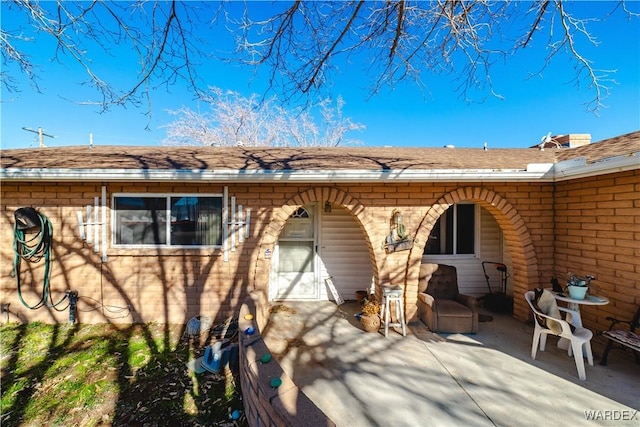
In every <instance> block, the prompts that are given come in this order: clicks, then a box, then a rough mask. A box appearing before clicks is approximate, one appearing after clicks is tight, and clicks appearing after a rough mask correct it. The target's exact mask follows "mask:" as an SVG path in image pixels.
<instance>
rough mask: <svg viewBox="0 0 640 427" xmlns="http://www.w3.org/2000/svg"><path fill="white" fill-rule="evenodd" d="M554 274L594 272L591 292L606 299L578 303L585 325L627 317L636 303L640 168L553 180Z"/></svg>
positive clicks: (599, 326) (598, 326) (639, 290)
mask: <svg viewBox="0 0 640 427" xmlns="http://www.w3.org/2000/svg"><path fill="white" fill-rule="evenodd" d="M555 218H556V221H555V270H554V273H555V276H556V277H558V278H559V279H560V280H561V281H564V280H565V279H566V275H567V273H569V272H572V273H575V274H578V275H581V276H584V275H587V274H591V275H594V276H596V280H595V281H594V282H593V284H594V291H595V292H597V293H599V294H602V295H604V296H606V297H607V298H609V300H610V301H611V303H610V304H608V305H606V306H598V307H587V306H585V307H583V308H582V317H583V320H584V322H585V323H586V324H587V325H588V326H590V327H591V328H593V329H595V330H597V331H602V330H605V329H607V328H608V326H609V322H608V321H607V320H606V319H605V318H606V317H607V316H614V317H618V318H623V319H631V318H632V317H633V314H634V313H635V311H636V310H637V306H638V304H640V281H639V278H640V171H638V170H635V171H629V172H621V173H617V174H611V175H604V176H600V177H593V178H583V179H576V180H571V181H565V182H560V183H558V184H556V191H555Z"/></svg>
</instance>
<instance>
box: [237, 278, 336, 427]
mask: <svg viewBox="0 0 640 427" xmlns="http://www.w3.org/2000/svg"><path fill="white" fill-rule="evenodd" d="M248 314H251V315H252V316H253V319H246V318H245V317H246V316H247V315H248ZM269 314H270V313H269V304H268V302H267V294H266V292H265V291H264V290H255V291H252V292H251V293H250V294H249V296H248V297H247V298H246V300H245V302H244V303H243V304H242V306H241V307H240V315H239V320H238V328H239V341H240V346H239V348H240V351H239V357H240V384H241V387H242V397H243V402H244V411H245V414H246V417H247V421H248V423H249V425H250V426H327V427H331V426H335V423H334V422H333V421H331V420H330V419H329V418H328V417H327V416H326V415H325V414H324V413H323V412H322V411H321V410H320V409H319V408H318V407H317V406H316V405H315V404H314V403H313V402H312V401H311V400H310V399H309V398H308V397H307V395H305V394H304V393H303V392H302V391H301V390H300V389H299V388H298V386H297V385H296V384H295V383H294V382H293V380H292V379H291V378H290V377H289V376H288V375H287V374H286V373H285V372H284V371H283V369H282V367H281V366H280V364H279V363H278V362H277V361H276V360H275V358H273V359H271V361H269V362H268V363H262V362H261V361H260V358H261V357H262V356H263V355H264V354H265V353H268V352H269V349H268V348H267V346H266V344H265V342H264V340H263V339H262V331H263V330H264V329H265V327H266V326H267V324H268V323H269ZM249 327H253V328H254V330H255V332H254V333H253V334H251V335H248V334H247V333H246V332H245V331H246V330H247V328H249ZM274 378H280V379H281V380H282V385H280V386H279V387H277V388H274V387H272V386H271V380H272V379H274Z"/></svg>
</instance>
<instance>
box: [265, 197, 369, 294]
mask: <svg viewBox="0 0 640 427" xmlns="http://www.w3.org/2000/svg"><path fill="white" fill-rule="evenodd" d="M364 211H365V208H364V207H363V205H362V204H361V203H359V202H358V201H357V200H356V199H355V198H353V197H351V196H350V195H348V194H347V193H345V192H344V191H342V190H338V189H335V188H329V187H318V188H313V189H309V190H306V191H304V192H302V193H299V194H297V195H296V196H294V197H292V198H291V199H290V200H288V201H287V202H286V203H285V204H284V205H283V206H282V207H279V208H276V209H274V213H273V219H272V220H271V222H270V223H269V224H268V225H267V227H266V229H265V232H264V233H263V235H262V238H261V241H260V242H259V245H258V251H257V259H256V260H255V263H254V264H253V266H254V275H253V277H254V286H255V288H261V289H264V290H266V291H268V295H269V297H270V299H304V300H315V299H318V300H326V299H333V296H332V295H331V292H330V291H329V289H328V286H329V285H328V283H327V282H326V279H327V278H328V277H331V278H332V282H333V285H334V286H335V287H336V288H337V290H338V291H339V292H342V293H345V295H343V298H344V299H353V298H354V295H355V290H357V289H363V288H368V287H370V286H371V285H372V283H373V284H374V285H375V283H377V277H378V273H377V268H376V263H375V260H374V259H373V258H372V253H373V250H372V248H371V238H370V235H369V233H368V232H367V230H366V229H365V228H364V227H363V225H362V224H363V221H362V219H363V217H364ZM337 248H339V250H340V251H341V252H342V253H337V252H336V251H337V250H338V249H337Z"/></svg>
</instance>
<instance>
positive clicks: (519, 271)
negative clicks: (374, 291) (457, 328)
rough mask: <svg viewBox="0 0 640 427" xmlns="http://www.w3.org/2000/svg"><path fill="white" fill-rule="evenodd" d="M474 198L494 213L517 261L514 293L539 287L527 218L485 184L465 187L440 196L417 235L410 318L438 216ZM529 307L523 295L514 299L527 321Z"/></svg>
mask: <svg viewBox="0 0 640 427" xmlns="http://www.w3.org/2000/svg"><path fill="white" fill-rule="evenodd" d="M464 201H472V202H474V203H477V204H479V205H480V206H482V207H483V208H485V209H486V210H487V211H488V212H490V213H491V214H492V215H493V217H494V218H495V220H496V222H497V223H498V225H499V226H500V229H501V230H502V232H503V235H504V242H505V245H506V247H507V248H508V251H509V253H510V256H511V259H512V260H513V264H512V266H513V268H512V270H513V271H512V280H513V292H514V295H522V294H523V293H524V292H525V291H526V290H528V289H530V288H532V287H535V286H539V276H538V261H537V257H536V253H535V249H534V246H533V242H532V239H531V236H530V234H529V231H528V229H527V227H526V225H525V222H524V220H523V219H522V217H521V216H520V214H519V213H518V212H517V210H516V209H515V207H514V206H513V205H511V203H509V202H508V201H507V200H506V199H504V198H503V197H502V196H500V195H499V194H497V193H496V192H494V191H492V190H489V189H487V188H482V187H463V188H458V189H456V190H453V191H451V192H449V193H447V194H445V195H443V196H442V197H440V199H438V200H437V201H436V202H435V203H434V204H433V205H432V206H431V208H429V210H428V211H427V213H426V215H425V216H424V218H423V219H422V221H421V223H420V225H419V226H418V229H417V230H416V234H415V242H414V246H413V248H412V249H411V251H410V253H409V255H408V259H407V270H406V282H405V306H406V311H407V313H406V314H407V318H409V319H411V318H414V317H415V316H416V314H417V306H416V302H417V295H418V277H419V272H420V264H421V261H422V254H423V251H424V248H425V245H426V243H427V241H428V239H429V235H430V234H431V232H432V230H433V227H434V226H435V224H436V222H437V220H438V218H440V216H441V215H443V214H444V213H445V212H446V211H447V209H449V207H450V206H452V205H454V204H456V203H460V202H464ZM527 313H528V309H527V308H526V307H525V303H524V300H522V298H514V316H515V317H517V318H520V319H521V320H525V319H526V317H527Z"/></svg>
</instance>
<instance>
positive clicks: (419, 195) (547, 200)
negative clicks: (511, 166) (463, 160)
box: [0, 172, 640, 326]
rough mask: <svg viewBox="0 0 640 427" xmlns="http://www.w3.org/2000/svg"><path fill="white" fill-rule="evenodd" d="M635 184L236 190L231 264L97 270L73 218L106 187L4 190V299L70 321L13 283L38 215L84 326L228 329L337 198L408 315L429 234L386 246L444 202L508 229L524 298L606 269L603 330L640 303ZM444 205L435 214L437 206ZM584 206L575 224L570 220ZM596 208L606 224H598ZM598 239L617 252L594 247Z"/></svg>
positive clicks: (425, 223) (186, 258)
mask: <svg viewBox="0 0 640 427" xmlns="http://www.w3.org/2000/svg"><path fill="white" fill-rule="evenodd" d="M638 186H639V184H638V172H635V173H634V172H627V173H624V174H617V176H615V177H613V176H609V177H606V178H594V179H584V180H577V181H576V182H567V183H559V184H555V194H554V184H552V183H478V184H472V183H420V184H419V183H412V184H409V183H399V184H392V183H380V184H370V183H366V184H339V185H307V184H287V183H285V184H278V183H276V184H273V183H265V184H246V183H242V184H238V185H234V184H229V195H230V196H235V197H236V203H237V204H238V205H243V206H244V208H245V209H246V208H251V230H250V231H251V233H250V237H249V238H248V239H246V240H245V241H244V243H242V244H239V245H238V248H237V250H236V252H231V253H230V260H229V262H223V260H222V253H221V251H220V250H213V251H203V250H182V249H175V250H170V249H165V250H160V251H158V250H154V249H144V250H124V249H114V248H111V247H109V250H108V261H107V262H106V263H101V262H100V257H99V255H98V254H96V253H94V251H93V248H92V246H91V245H89V244H87V243H86V242H81V241H80V239H79V236H78V227H77V220H76V211H78V210H84V209H85V206H86V205H88V204H89V205H93V198H94V197H96V196H100V193H101V185H100V184H86V185H81V184H77V183H72V184H70V183H60V184H56V183H35V184H29V183H19V184H17V183H9V184H4V183H3V185H2V189H1V192H2V193H1V196H2V211H1V218H0V221H1V225H2V229H1V233H2V237H3V239H4V242H5V244H3V245H2V248H1V253H0V256H1V258H0V261H1V265H0V291H1V292H2V295H1V297H0V299H1V302H2V303H5V302H10V303H11V312H12V316H13V319H14V320H15V318H17V317H19V318H20V319H22V320H25V321H26V320H29V321H32V320H41V321H47V322H55V321H57V322H64V321H66V316H67V313H66V312H62V313H58V312H56V311H55V310H50V309H42V310H38V311H30V310H27V309H25V308H24V307H22V306H21V305H20V303H19V302H18V301H17V297H16V289H15V279H13V278H11V277H10V274H11V268H12V259H13V250H12V247H11V244H10V242H12V241H13V222H14V220H13V212H14V211H15V209H17V208H18V207H22V206H33V207H35V208H37V209H38V210H40V211H41V212H42V213H44V214H46V215H47V216H48V217H49V218H50V219H51V220H52V222H53V224H54V239H55V243H54V262H53V268H52V276H51V285H52V286H51V288H52V291H53V295H54V298H55V296H59V295H61V294H62V293H63V292H64V291H66V290H67V289H71V290H78V291H79V293H80V301H79V304H78V310H79V313H78V318H79V320H80V321H82V322H87V323H93V322H105V321H107V322H149V321H157V322H186V321H188V320H189V318H191V317H192V316H194V315H197V314H203V315H208V316H212V317H215V318H216V319H217V320H223V319H225V318H227V317H229V316H232V315H237V311H238V309H239V306H240V303H241V301H242V300H243V299H244V298H245V297H246V295H247V294H248V292H250V291H252V290H254V289H265V290H266V289H267V288H268V280H269V262H268V261H266V260H264V251H265V249H267V248H272V247H273V244H274V243H275V242H276V241H277V238H278V233H279V231H280V228H279V227H281V226H282V224H284V221H286V219H287V217H288V215H289V214H290V213H291V212H292V211H293V209H295V207H296V206H297V205H299V204H304V203H309V202H313V201H324V200H330V201H332V202H333V203H337V204H339V205H342V206H344V207H345V208H346V209H347V210H349V211H350V212H351V213H352V214H353V215H354V216H356V219H357V221H359V223H360V224H361V226H362V229H363V234H364V235H365V240H366V241H367V242H369V245H370V252H371V256H372V266H373V270H374V272H375V274H376V275H377V278H376V279H377V282H378V284H382V283H386V282H393V283H398V284H401V285H405V284H406V286H407V289H406V291H407V292H406V293H407V296H406V298H407V304H406V306H407V311H408V313H409V314H412V313H411V310H412V301H413V302H415V290H416V289H417V287H416V285H415V283H414V282H413V280H414V279H415V278H417V272H416V271H415V269H416V259H417V260H418V261H417V262H418V263H419V257H420V255H421V250H422V248H423V247H424V244H425V241H426V240H425V239H424V237H425V236H422V237H423V238H422V239H421V240H419V241H416V245H415V246H414V252H413V254H412V255H411V256H412V258H411V260H408V258H407V257H408V256H409V253H408V252H407V251H403V252H398V253H393V254H386V253H385V251H384V248H383V242H384V239H385V237H386V235H387V234H388V232H389V219H390V217H391V214H392V212H393V210H394V209H399V210H400V211H402V213H403V216H404V222H405V226H406V228H407V230H408V231H409V232H410V233H412V234H413V233H415V232H416V231H417V230H419V229H420V230H423V231H422V233H423V234H424V233H427V230H430V229H431V227H432V226H433V224H434V222H435V219H436V218H437V216H439V215H440V214H441V213H442V212H444V210H446V208H447V207H448V204H450V203H455V202H457V201H461V200H474V201H476V202H477V203H480V204H481V205H482V206H483V207H485V208H486V209H487V210H489V212H491V213H492V214H493V215H494V216H495V217H496V220H497V222H498V224H499V225H500V226H501V228H502V229H503V233H504V236H505V240H506V241H507V242H508V244H509V247H510V253H511V254H512V257H513V262H514V266H515V267H514V271H513V279H514V288H515V290H516V292H517V293H522V292H524V291H525V290H527V289H531V288H533V287H535V286H538V285H540V284H542V285H547V284H548V283H549V280H550V278H551V277H552V276H554V275H564V274H565V272H566V271H574V272H585V273H586V272H588V271H586V270H588V268H587V267H591V266H594V265H595V266H598V269H599V270H602V271H598V281H597V282H596V283H597V284H599V285H600V286H601V287H602V289H603V292H604V293H605V294H606V295H607V296H609V297H610V298H612V304H611V305H610V306H608V307H607V308H606V310H603V311H602V314H600V313H598V314H595V312H594V311H593V310H587V311H586V315H585V318H586V321H587V322H595V323H597V324H598V325H599V326H601V325H602V322H601V319H600V318H601V317H602V316H603V315H605V314H606V315H609V314H613V313H615V312H622V313H627V312H628V311H629V310H630V308H631V306H632V304H634V303H636V304H637V303H638V300H639V298H640V297H639V296H638V283H637V278H636V277H635V276H634V275H637V273H638V262H637V261H635V259H638V255H640V254H639V253H638V247H637V244H636V243H637V241H638V234H639V231H638V226H639V224H638V215H637V213H635V211H634V209H636V210H637V209H638V208H639V206H638V198H637V194H638V192H639V188H638ZM594 189H596V190H595V191H594ZM574 190H576V191H578V193H577V194H576V193H574ZM222 191H223V185H222V184H206V183H179V184H175V185H173V184H170V183H109V184H107V193H108V199H109V200H108V203H109V204H110V203H111V195H112V194H113V193H122V192H150V193H164V192H169V193H171V192H173V193H222ZM436 203H438V204H439V205H437V206H434V204H436ZM577 206H580V208H579V211H580V213H581V216H580V217H579V218H576V216H575V215H574V213H575V210H576V207H577ZM594 209H598V210H602V212H606V215H594V212H593V211H594ZM554 212H555V215H556V218H557V220H556V221H554ZM427 215H429V216H428V217H427ZM109 218H110V212H109ZM109 235H110V234H109ZM594 241H598V242H600V245H603V246H606V247H607V248H609V249H606V248H605V250H601V249H602V248H600V247H598V248H595V245H594ZM614 249H615V250H614ZM407 266H409V267H407ZM34 267H35V268H34ZM418 267H419V265H418ZM407 268H409V269H407ZM412 269H413V270H412ZM23 271H24V272H25V274H24V278H23V282H24V283H28V289H33V290H34V292H33V293H31V292H27V295H26V297H28V298H36V297H37V291H39V288H38V286H39V284H40V283H41V280H40V276H39V275H40V274H41V271H40V270H39V269H38V268H37V266H29V268H26V267H23ZM31 276H33V277H31ZM406 278H409V280H408V281H406V283H405V279H406ZM614 279H615V280H614ZM416 280H417V279H416ZM416 283H417V282H416ZM412 295H413V296H412ZM520 297H521V295H519V294H517V295H516V298H515V315H516V317H518V318H521V319H523V320H524V319H526V318H528V315H529V313H528V308H527V307H526V305H525V304H524V300H523V299H522V298H520ZM412 298H413V299H412Z"/></svg>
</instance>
